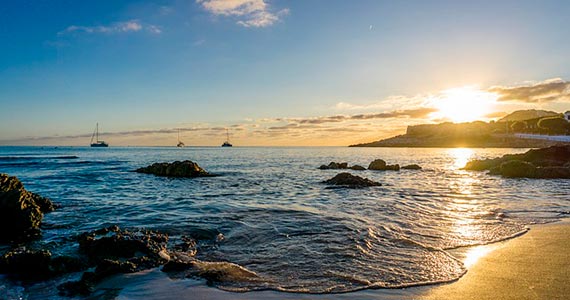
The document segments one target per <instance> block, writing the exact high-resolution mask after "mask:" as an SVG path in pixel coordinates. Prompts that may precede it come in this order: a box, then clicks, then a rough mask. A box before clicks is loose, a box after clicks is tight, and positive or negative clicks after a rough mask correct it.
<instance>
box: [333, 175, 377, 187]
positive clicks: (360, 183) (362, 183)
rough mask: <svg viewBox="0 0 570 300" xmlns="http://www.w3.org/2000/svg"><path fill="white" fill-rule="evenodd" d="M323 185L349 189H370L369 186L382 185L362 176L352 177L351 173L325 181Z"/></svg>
mask: <svg viewBox="0 0 570 300" xmlns="http://www.w3.org/2000/svg"><path fill="white" fill-rule="evenodd" d="M323 183H326V184H330V185H336V186H340V187H349V188H359V187H369V186H381V185H382V184H381V183H379V182H376V181H372V180H370V179H367V178H362V177H360V176H356V175H352V174H350V173H340V174H337V175H336V176H335V177H333V178H331V179H329V180H326V181H323Z"/></svg>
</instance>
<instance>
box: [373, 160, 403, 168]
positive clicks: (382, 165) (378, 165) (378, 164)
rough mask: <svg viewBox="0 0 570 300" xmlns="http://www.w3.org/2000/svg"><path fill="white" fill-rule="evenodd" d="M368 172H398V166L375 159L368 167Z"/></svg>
mask: <svg viewBox="0 0 570 300" xmlns="http://www.w3.org/2000/svg"><path fill="white" fill-rule="evenodd" d="M368 170H375V171H399V170H400V165H399V164H395V165H388V164H386V161H384V160H382V159H376V160H374V161H373V162H371V163H370V164H369V165H368Z"/></svg>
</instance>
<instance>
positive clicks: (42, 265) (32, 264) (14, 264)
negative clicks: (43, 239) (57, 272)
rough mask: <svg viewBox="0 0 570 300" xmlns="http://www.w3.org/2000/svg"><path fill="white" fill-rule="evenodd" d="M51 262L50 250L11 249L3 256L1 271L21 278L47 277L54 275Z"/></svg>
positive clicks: (35, 278) (0, 265) (36, 278)
mask: <svg viewBox="0 0 570 300" xmlns="http://www.w3.org/2000/svg"><path fill="white" fill-rule="evenodd" d="M50 263H51V253H50V252H49V251H47V250H27V249H25V248H21V249H16V250H13V251H9V252H7V253H6V254H4V255H3V256H2V260H1V262H0V273H4V274H9V275H11V276H15V277H17V278H19V279H33V280H38V279H46V278H49V277H50V276H51V275H52V270H51V266H50V265H51V264H50Z"/></svg>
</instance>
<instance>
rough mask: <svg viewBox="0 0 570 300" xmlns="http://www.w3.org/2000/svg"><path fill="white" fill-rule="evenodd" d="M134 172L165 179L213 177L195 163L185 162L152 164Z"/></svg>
mask: <svg viewBox="0 0 570 300" xmlns="http://www.w3.org/2000/svg"><path fill="white" fill-rule="evenodd" d="M135 172H139V173H146V174H154V175H157V176H166V177H207V176H213V175H212V174H210V173H208V172H206V170H204V169H202V167H200V166H199V165H198V164H197V163H195V162H193V161H190V160H185V161H175V162H173V163H154V164H152V165H150V166H148V167H144V168H139V169H137V170H136V171H135Z"/></svg>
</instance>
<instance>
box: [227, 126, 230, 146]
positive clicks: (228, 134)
mask: <svg viewBox="0 0 570 300" xmlns="http://www.w3.org/2000/svg"><path fill="white" fill-rule="evenodd" d="M226 141H228V143H229V142H230V131H229V130H228V129H227V128H226Z"/></svg>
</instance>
